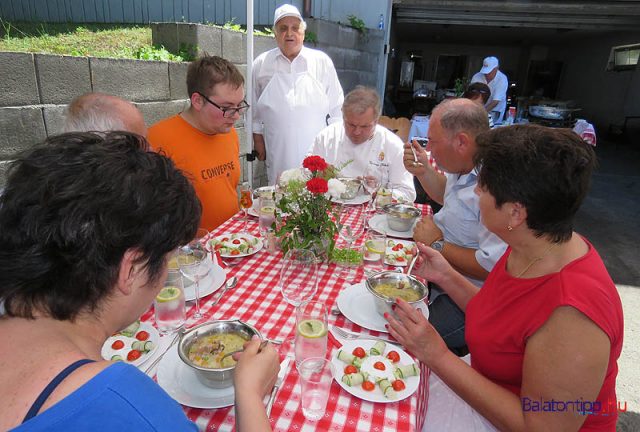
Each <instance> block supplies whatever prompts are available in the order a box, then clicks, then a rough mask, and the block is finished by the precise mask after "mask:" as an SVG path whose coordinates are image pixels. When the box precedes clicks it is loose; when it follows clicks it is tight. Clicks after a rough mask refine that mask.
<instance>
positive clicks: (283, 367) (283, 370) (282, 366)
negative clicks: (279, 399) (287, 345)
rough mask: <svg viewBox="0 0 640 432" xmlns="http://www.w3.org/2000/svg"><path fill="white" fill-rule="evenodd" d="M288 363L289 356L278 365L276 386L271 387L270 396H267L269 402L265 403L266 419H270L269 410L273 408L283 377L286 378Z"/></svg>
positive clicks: (289, 360)
mask: <svg viewBox="0 0 640 432" xmlns="http://www.w3.org/2000/svg"><path fill="white" fill-rule="evenodd" d="M289 363H291V356H286V357H285V358H284V360H282V363H280V372H278V378H277V379H276V384H275V385H274V386H273V390H271V396H269V402H267V417H271V408H273V403H274V402H275V400H276V393H278V389H279V388H280V387H281V386H282V383H283V382H284V377H285V376H287V372H289Z"/></svg>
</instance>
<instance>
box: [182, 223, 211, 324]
mask: <svg viewBox="0 0 640 432" xmlns="http://www.w3.org/2000/svg"><path fill="white" fill-rule="evenodd" d="M208 235H209V232H208V231H207V230H206V229H204V228H198V231H197V232H196V235H195V237H194V238H193V240H191V241H190V242H189V244H187V245H185V246H182V247H181V248H180V249H179V250H178V266H179V267H180V272H181V273H182V274H183V275H184V277H186V278H187V279H189V280H191V281H193V283H194V284H195V291H196V312H195V314H193V317H194V318H196V319H200V318H202V313H201V312H200V281H201V280H202V279H204V278H205V277H207V275H208V274H209V272H210V271H211V262H210V260H209V252H208V251H207V250H206V248H205V239H206V237H207V236H208Z"/></svg>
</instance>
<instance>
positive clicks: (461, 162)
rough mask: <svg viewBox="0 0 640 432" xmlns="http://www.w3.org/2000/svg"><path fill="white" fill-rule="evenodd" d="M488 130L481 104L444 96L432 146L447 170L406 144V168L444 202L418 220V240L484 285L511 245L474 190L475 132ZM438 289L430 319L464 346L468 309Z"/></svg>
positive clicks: (454, 344) (435, 115)
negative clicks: (486, 217)
mask: <svg viewBox="0 0 640 432" xmlns="http://www.w3.org/2000/svg"><path fill="white" fill-rule="evenodd" d="M488 130H489V122H488V120H487V114H486V112H485V111H484V109H483V108H482V106H480V105H479V104H477V103H475V102H473V101H471V100H470V99H466V98H460V99H451V100H445V101H444V102H442V103H440V105H438V106H436V107H435V108H434V110H433V111H432V113H431V120H430V122H429V142H428V144H427V148H428V149H429V150H431V156H432V157H433V158H434V159H435V160H436V162H437V164H438V166H440V168H442V169H443V170H444V171H445V172H446V174H445V175H442V174H440V173H438V172H437V171H436V170H435V168H433V167H432V166H431V164H429V161H428V156H427V153H426V151H425V149H423V148H422V147H421V146H420V145H418V144H417V143H416V144H411V143H407V144H406V145H405V152H404V164H405V167H406V168H407V170H408V171H409V172H411V173H412V174H413V175H415V176H416V177H418V179H419V180H420V183H421V184H422V186H423V187H424V190H425V191H426V192H427V193H428V194H429V196H430V197H431V198H433V199H434V200H435V201H436V202H438V203H440V204H443V207H442V209H441V210H440V211H439V212H438V213H436V214H435V215H434V216H433V218H423V219H422V220H421V221H420V222H419V223H418V224H417V225H416V228H415V230H414V232H413V238H414V240H415V241H418V242H421V243H424V244H426V245H429V246H431V247H432V248H434V249H436V250H438V251H439V252H440V253H441V254H442V256H444V257H445V258H446V259H447V261H449V263H450V264H451V265H452V266H453V267H454V268H455V269H456V270H458V271H459V272H460V273H462V274H463V275H465V276H466V277H467V279H469V281H471V282H472V283H474V284H475V285H476V286H482V283H483V282H484V279H486V277H487V275H488V274H489V271H491V269H492V268H493V266H494V265H495V263H496V262H497V261H498V259H499V258H500V257H501V256H502V254H503V253H504V251H505V249H506V244H505V243H504V242H503V241H502V240H501V239H500V238H499V237H498V236H496V235H495V234H493V233H491V232H489V231H488V230H487V228H486V227H485V226H484V225H483V224H482V221H481V220H480V207H479V199H478V195H476V193H475V192H474V189H475V187H476V184H477V177H478V171H477V167H476V165H475V160H474V157H475V154H476V151H477V146H476V136H478V135H479V134H480V133H482V132H485V131H488ZM411 146H413V148H411ZM414 152H415V154H416V156H417V159H418V160H417V161H416V160H415V158H414ZM433 294H434V293H433V292H432V300H433V303H432V304H431V306H430V307H429V313H430V315H429V321H430V322H431V323H432V324H433V326H434V327H435V328H436V330H438V332H439V333H440V335H441V336H442V337H443V339H444V340H445V342H446V343H447V346H448V347H449V348H452V349H453V350H454V351H455V350H456V349H464V348H465V346H466V344H465V340H464V312H463V311H462V310H461V309H460V308H459V307H458V306H457V305H456V304H455V302H453V300H451V299H450V298H449V296H448V295H446V294H442V295H439V296H437V297H436V296H434V295H433ZM434 297H435V299H434Z"/></svg>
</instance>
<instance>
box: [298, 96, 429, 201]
mask: <svg viewBox="0 0 640 432" xmlns="http://www.w3.org/2000/svg"><path fill="white" fill-rule="evenodd" d="M380 110H381V106H380V97H379V96H378V93H377V92H376V90H374V89H372V88H369V87H363V86H357V87H356V88H355V89H353V90H351V91H350V92H349V94H347V96H346V97H345V99H344V104H343V105H342V118H343V121H342V122H340V123H334V124H331V125H329V126H327V127H326V128H324V129H323V130H322V132H320V133H319V134H318V136H316V138H315V141H314V144H313V148H312V149H311V151H310V153H311V154H314V155H318V156H322V157H323V158H324V159H325V160H326V161H327V162H328V163H330V164H332V165H335V166H337V167H340V166H342V165H344V164H345V163H346V162H348V161H350V162H349V164H348V165H347V166H346V167H344V168H343V169H342V171H341V172H340V175H341V176H344V177H362V176H364V175H365V171H366V170H367V168H368V167H369V165H370V164H377V165H380V166H383V167H385V171H386V172H385V173H384V174H385V175H384V180H386V181H388V183H390V184H391V185H393V188H394V190H393V193H394V195H396V196H397V197H402V198H404V199H405V200H406V201H408V202H413V201H414V200H415V198H416V190H415V188H414V186H413V175H412V174H411V173H409V171H407V170H406V169H405V168H404V165H403V161H402V159H403V155H404V148H403V146H404V143H403V142H402V140H401V139H400V138H399V137H398V136H397V135H396V134H394V133H393V132H391V131H390V130H389V129H387V128H385V127H384V126H381V125H379V124H378V118H379V117H380Z"/></svg>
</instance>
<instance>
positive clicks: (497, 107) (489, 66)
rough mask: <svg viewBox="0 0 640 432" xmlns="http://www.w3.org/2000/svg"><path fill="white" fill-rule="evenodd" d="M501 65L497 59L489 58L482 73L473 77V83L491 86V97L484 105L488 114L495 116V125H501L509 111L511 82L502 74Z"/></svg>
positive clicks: (483, 65)
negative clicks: (508, 91) (507, 110)
mask: <svg viewBox="0 0 640 432" xmlns="http://www.w3.org/2000/svg"><path fill="white" fill-rule="evenodd" d="M499 67H500V63H499V62H498V59H497V58H496V57H487V58H485V59H484V61H483V63H482V69H480V72H478V73H477V74H475V75H474V76H473V77H471V83H475V82H481V83H483V84H486V85H488V86H489V89H490V90H491V96H490V97H489V100H488V101H487V103H486V104H485V105H484V108H485V109H486V110H487V112H488V113H491V114H492V115H493V120H494V122H495V123H501V122H502V119H503V118H504V112H505V110H506V109H507V88H508V87H509V80H508V79H507V76H506V75H505V74H503V73H502V72H500V70H499Z"/></svg>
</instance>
